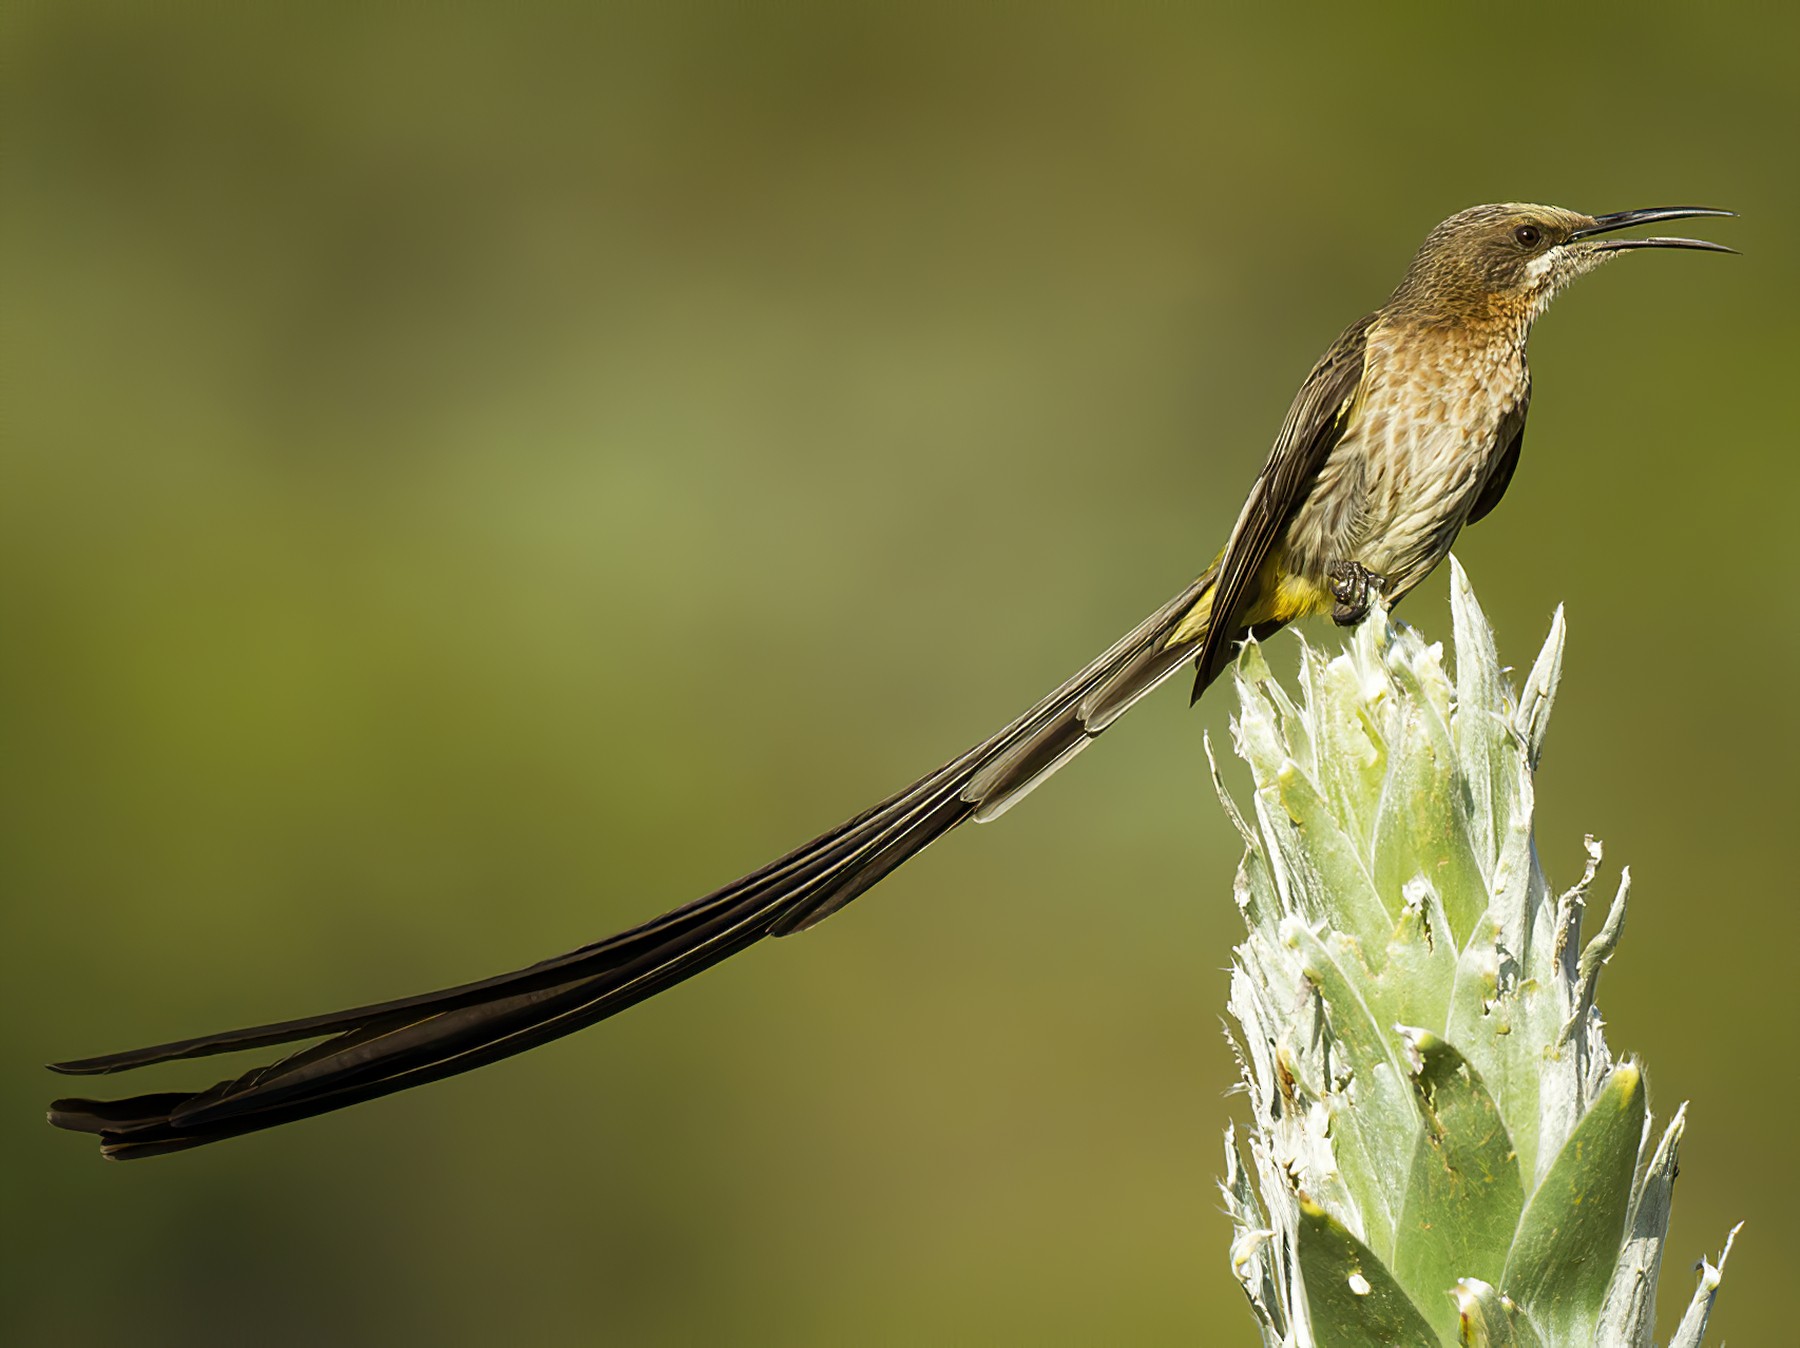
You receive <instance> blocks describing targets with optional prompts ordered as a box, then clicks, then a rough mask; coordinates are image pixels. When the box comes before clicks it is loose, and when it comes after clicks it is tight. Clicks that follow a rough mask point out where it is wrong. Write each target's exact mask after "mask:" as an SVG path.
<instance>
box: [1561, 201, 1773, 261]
mask: <svg viewBox="0 0 1800 1348" xmlns="http://www.w3.org/2000/svg"><path fill="white" fill-rule="evenodd" d="M1736 214H1737V212H1736V211H1718V210H1714V209H1713V208H1712V207H1710V206H1647V207H1645V208H1644V209H1643V210H1641V211H1615V212H1614V213H1613V214H1611V215H1599V216H1595V217H1594V223H1593V224H1591V225H1588V226H1587V227H1586V228H1583V229H1578V230H1576V231H1575V232H1574V233H1573V234H1571V235H1570V236H1569V242H1571V243H1572V242H1574V241H1575V240H1576V239H1587V238H1592V237H1593V236H1594V235H1596V234H1611V233H1612V232H1613V231H1614V230H1618V229H1630V228H1631V227H1632V226H1634V225H1648V224H1651V223H1652V222H1654V221H1657V220H1686V219H1689V218H1691V217H1693V216H1696V215H1736ZM1588 246H1589V247H1590V248H1592V249H1593V250H1594V251H1595V252H1597V253H1599V252H1607V253H1611V252H1616V251H1618V250H1619V249H1621V248H1697V249H1699V250H1701V251H1702V252H1707V253H1735V252H1737V249H1735V248H1727V247H1726V246H1725V245H1724V244H1722V243H1708V242H1707V241H1706V240H1705V239H1661V238H1652V239H1602V240H1601V241H1600V242H1598V243H1593V244H1589V245H1588Z"/></svg>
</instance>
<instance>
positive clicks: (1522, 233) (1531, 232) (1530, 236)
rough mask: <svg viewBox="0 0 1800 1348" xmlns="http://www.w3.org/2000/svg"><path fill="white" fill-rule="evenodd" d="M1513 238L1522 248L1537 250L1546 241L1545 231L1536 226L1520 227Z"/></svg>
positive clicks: (1514, 232)
mask: <svg viewBox="0 0 1800 1348" xmlns="http://www.w3.org/2000/svg"><path fill="white" fill-rule="evenodd" d="M1513 238H1514V240H1515V241H1517V243H1518V245H1519V247H1521V248H1536V247H1537V246H1538V244H1540V243H1542V242H1543V241H1544V231H1543V230H1541V229H1539V228H1538V227H1537V226H1536V225H1520V226H1519V227H1518V228H1517V229H1515V230H1514V231H1513Z"/></svg>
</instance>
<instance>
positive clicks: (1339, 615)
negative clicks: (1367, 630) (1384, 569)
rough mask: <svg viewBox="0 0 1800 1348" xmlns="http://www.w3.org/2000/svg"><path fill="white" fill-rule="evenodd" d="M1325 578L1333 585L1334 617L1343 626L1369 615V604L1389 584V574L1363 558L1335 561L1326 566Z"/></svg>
mask: <svg viewBox="0 0 1800 1348" xmlns="http://www.w3.org/2000/svg"><path fill="white" fill-rule="evenodd" d="M1325 579H1326V580H1327V581H1328V582H1329V583H1330V585H1331V594H1332V598H1334V599H1336V600H1337V603H1336V604H1335V605H1334V606H1333V607H1332V610H1331V620H1332V621H1333V622H1334V623H1336V624H1337V625H1338V626H1339V627H1350V626H1353V625H1354V624H1356V623H1359V622H1361V621H1362V620H1363V619H1364V618H1366V617H1368V616H1369V605H1370V604H1372V603H1373V602H1374V601H1375V596H1377V595H1378V594H1380V593H1381V592H1382V591H1383V590H1385V589H1386V588H1387V577H1386V576H1381V575H1377V574H1376V573H1375V572H1373V571H1370V570H1369V569H1368V568H1367V567H1365V566H1363V565H1362V563H1360V562H1332V563H1331V564H1330V565H1329V566H1327V567H1326V568H1325Z"/></svg>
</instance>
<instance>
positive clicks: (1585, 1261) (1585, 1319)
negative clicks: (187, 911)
mask: <svg viewBox="0 0 1800 1348" xmlns="http://www.w3.org/2000/svg"><path fill="white" fill-rule="evenodd" d="M1644 1095H1645V1092H1644V1078H1643V1073H1642V1072H1641V1071H1639V1069H1638V1067H1637V1066H1636V1064H1634V1063H1621V1064H1620V1065H1619V1066H1618V1067H1616V1068H1614V1069H1613V1071H1612V1074H1611V1075H1610V1076H1608V1077H1607V1079H1606V1084H1605V1085H1604V1086H1602V1087H1601V1088H1600V1091H1599V1093H1598V1094H1596V1095H1595V1097H1594V1099H1593V1101H1592V1102H1591V1104H1590V1105H1589V1107H1588V1111H1587V1113H1586V1114H1585V1115H1584V1116H1583V1117H1582V1119H1581V1121H1580V1122H1579V1123H1577V1124H1576V1125H1575V1131H1574V1132H1572V1133H1571V1134H1570V1135H1569V1140H1568V1141H1567V1142H1565V1143H1564V1144H1563V1148H1562V1150H1561V1151H1560V1152H1558V1153H1557V1156H1556V1160H1555V1161H1553V1162H1552V1163H1551V1166H1550V1170H1549V1172H1548V1173H1547V1174H1546V1175H1545V1176H1544V1181H1543V1183H1542V1184H1540V1185H1539V1186H1538V1188H1537V1192H1536V1193H1534V1194H1533V1195H1532V1196H1531V1203H1530V1205H1529V1206H1528V1207H1527V1208H1526V1209H1525V1215H1524V1217H1523V1218H1522V1219H1521V1220H1520V1222H1519V1234H1518V1235H1517V1237H1515V1238H1514V1240H1513V1247H1512V1253H1511V1254H1510V1255H1509V1256H1508V1257H1507V1261H1506V1274H1505V1276H1504V1277H1503V1278H1502V1280H1501V1283H1500V1286H1501V1287H1502V1288H1504V1289H1505V1291H1506V1293H1507V1295H1508V1296H1510V1297H1512V1299H1513V1300H1514V1301H1516V1302H1518V1303H1519V1304H1520V1305H1521V1306H1523V1307H1525V1309H1526V1310H1527V1311H1528V1312H1529V1313H1530V1315H1531V1318H1532V1320H1533V1322H1534V1323H1535V1324H1536V1325H1537V1326H1538V1328H1539V1329H1540V1330H1542V1331H1543V1333H1544V1335H1545V1336H1546V1337H1547V1338H1548V1339H1549V1340H1550V1341H1551V1342H1553V1343H1586V1342H1588V1341H1589V1339H1590V1337H1591V1332H1592V1329H1593V1324H1594V1320H1595V1317H1596V1315H1597V1314H1598V1312H1599V1310H1600V1303H1601V1301H1602V1300H1603V1299H1604V1297H1605V1296H1606V1288H1607V1284H1608V1283H1609V1282H1610V1281H1611V1280H1612V1274H1613V1265H1614V1263H1615V1262H1616V1261H1617V1258H1618V1254H1619V1244H1620V1238H1621V1236H1622V1234H1623V1232H1624V1229H1625V1214H1626V1210H1627V1208H1628V1207H1629V1206H1630V1202H1631V1188H1632V1176H1633V1173H1634V1171H1635V1170H1636V1168H1637V1157H1638V1149H1639V1147H1640V1146H1641V1145H1642V1143H1643V1138H1644V1118H1645V1100H1644Z"/></svg>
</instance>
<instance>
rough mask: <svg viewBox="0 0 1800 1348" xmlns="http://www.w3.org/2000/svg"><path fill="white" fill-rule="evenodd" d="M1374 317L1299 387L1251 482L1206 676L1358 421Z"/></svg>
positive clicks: (1204, 662) (1361, 322)
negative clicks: (1280, 542)
mask: <svg viewBox="0 0 1800 1348" xmlns="http://www.w3.org/2000/svg"><path fill="white" fill-rule="evenodd" d="M1374 321H1375V315H1374V314H1369V315H1367V316H1365V317H1363V318H1360V319H1358V320H1357V321H1356V322H1354V323H1352V324H1351V325H1350V326H1349V327H1348V328H1346V329H1345V330H1344V333H1343V335H1342V336H1341V337H1339V338H1338V339H1337V341H1335V342H1333V343H1332V344H1331V349H1330V350H1329V351H1327V352H1326V353H1325V354H1324V355H1323V356H1321V357H1320V358H1319V363H1318V364H1317V365H1315V366H1313V368H1312V373H1311V374H1309V375H1307V377H1306V382H1305V383H1303V384H1302V385H1301V386H1300V392H1299V393H1297V394H1295V395H1294V403H1293V406H1291V407H1290V408H1288V414H1287V420H1286V421H1284V422H1282V424H1281V433H1280V435H1278V436H1277V437H1276V438H1275V447H1274V448H1273V449H1272V450H1270V451H1269V461H1268V462H1267V463H1266V464H1264V465H1263V470H1262V472H1261V473H1259V474H1258V475H1257V478H1256V483H1255V485H1254V486H1252V487H1251V488H1250V496H1249V499H1248V500H1246V501H1245V502H1244V509H1243V511H1242V512H1241V513H1240V514H1239V515H1238V520H1237V524H1236V525H1234V526H1233V528H1232V530H1231V538H1230V540H1229V541H1228V542H1227V543H1226V544H1225V551H1224V552H1223V553H1222V554H1221V555H1220V559H1219V580H1218V586H1217V588H1216V589H1215V590H1214V591H1213V593H1212V623H1211V626H1210V628H1209V629H1208V631H1207V634H1206V641H1205V643H1204V644H1203V645H1202V646H1201V648H1200V655H1199V658H1198V660H1197V664H1198V665H1199V669H1200V677H1201V680H1202V681H1204V680H1206V679H1208V678H1210V677H1211V676H1212V675H1214V674H1216V673H1217V672H1218V669H1219V667H1220V666H1221V665H1222V664H1223V663H1224V661H1225V656H1226V654H1227V652H1228V650H1229V648H1230V645H1231V643H1232V642H1233V641H1234V640H1237V639H1239V638H1241V636H1242V635H1243V627H1242V624H1241V623H1240V622H1239V621H1238V619H1239V617H1240V614H1241V610H1242V609H1243V607H1244V605H1245V602H1246V601H1247V600H1248V599H1249V598H1250V590H1251V586H1252V585H1253V584H1254V582H1255V580H1256V576H1257V573H1258V572H1259V571H1261V570H1262V566H1263V563H1264V562H1265V561H1266V560H1268V556H1269V550H1270V549H1271V548H1272V547H1274V545H1275V541H1276V540H1277V539H1278V538H1279V537H1280V536H1281V531H1282V530H1283V529H1284V528H1285V527H1286V526H1287V522H1288V520H1289V519H1291V518H1292V517H1293V514H1294V511H1295V510H1296V509H1298V508H1299V505H1300V503H1301V502H1302V501H1303V500H1305V499H1306V494H1307V493H1308V492H1309V491H1311V490H1312V487H1313V484H1314V483H1315V482H1316V481H1318V477H1319V472H1320V470H1321V469H1323V467H1324V466H1325V459H1326V457H1327V456H1328V455H1329V454H1330V453H1331V448H1332V446H1333V445H1335V444H1337V442H1338V441H1339V439H1341V438H1342V437H1343V434H1344V431H1345V428H1346V427H1347V426H1348V425H1349V424H1350V417H1351V412H1352V409H1353V408H1354V406H1355V404H1356V394H1357V391H1358V390H1359V389H1360V388H1361V387H1362V380H1363V365H1364V358H1365V356H1366V355H1367V353H1368V333H1369V328H1370V326H1371V325H1372V324H1373V323H1374Z"/></svg>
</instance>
